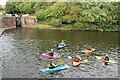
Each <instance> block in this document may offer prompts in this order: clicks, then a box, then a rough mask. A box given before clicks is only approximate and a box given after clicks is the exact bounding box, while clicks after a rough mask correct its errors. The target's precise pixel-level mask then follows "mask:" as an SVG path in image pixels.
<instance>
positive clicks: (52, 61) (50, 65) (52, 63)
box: [48, 59, 58, 69]
mask: <svg viewBox="0 0 120 80" xmlns="http://www.w3.org/2000/svg"><path fill="white" fill-rule="evenodd" d="M48 66H49V68H50V69H53V68H55V67H57V66H58V64H55V63H54V59H50V64H49V65H48Z"/></svg>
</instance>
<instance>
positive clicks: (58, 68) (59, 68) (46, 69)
mask: <svg viewBox="0 0 120 80" xmlns="http://www.w3.org/2000/svg"><path fill="white" fill-rule="evenodd" d="M67 68H70V66H68V65H61V66H57V67H56V68H52V69H50V68H43V69H39V70H40V71H42V72H54V71H60V70H64V69H67Z"/></svg>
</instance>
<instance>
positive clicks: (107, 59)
mask: <svg viewBox="0 0 120 80" xmlns="http://www.w3.org/2000/svg"><path fill="white" fill-rule="evenodd" d="M104 60H105V61H109V57H108V54H106V55H105V58H104ZM105 65H108V62H105Z"/></svg>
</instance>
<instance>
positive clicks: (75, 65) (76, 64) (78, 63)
mask: <svg viewBox="0 0 120 80" xmlns="http://www.w3.org/2000/svg"><path fill="white" fill-rule="evenodd" d="M72 65H73V66H74V67H77V66H79V65H80V61H79V62H75V61H73V63H72Z"/></svg>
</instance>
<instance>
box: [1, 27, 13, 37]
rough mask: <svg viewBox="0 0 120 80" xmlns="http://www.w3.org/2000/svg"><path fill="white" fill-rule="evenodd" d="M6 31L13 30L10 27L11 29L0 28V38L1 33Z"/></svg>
mask: <svg viewBox="0 0 120 80" xmlns="http://www.w3.org/2000/svg"><path fill="white" fill-rule="evenodd" d="M6 29H13V28H12V27H11V28H0V36H1V35H2V33H3V32H4V31H5V30H6Z"/></svg>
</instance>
